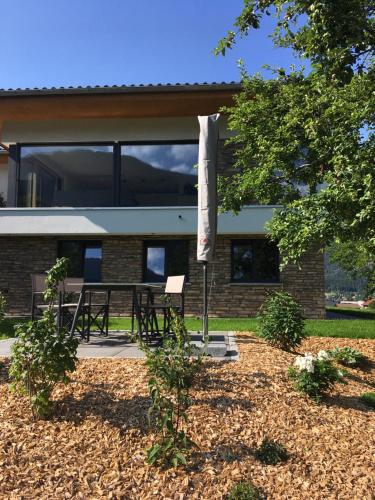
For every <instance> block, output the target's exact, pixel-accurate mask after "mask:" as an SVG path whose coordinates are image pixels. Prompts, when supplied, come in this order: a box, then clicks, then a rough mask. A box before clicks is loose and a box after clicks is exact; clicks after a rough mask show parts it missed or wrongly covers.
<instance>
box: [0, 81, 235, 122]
mask: <svg viewBox="0 0 375 500" xmlns="http://www.w3.org/2000/svg"><path fill="white" fill-rule="evenodd" d="M234 94H235V91H233V90H232V89H230V90H229V89H228V90H225V89H224V90H217V91H195V92H160V93H158V92H153V93H139V94H137V93H126V94H88V95H87V94H83V95H79V94H78V95H21V96H0V127H1V124H2V123H4V122H5V121H15V120H17V121H19V120H22V121H25V120H56V119H58V120H60V119H61V120H65V119H79V118H155V117H180V116H196V115H202V114H211V113H216V112H218V111H219V109H220V108H221V107H222V106H231V105H232V104H233V95H234Z"/></svg>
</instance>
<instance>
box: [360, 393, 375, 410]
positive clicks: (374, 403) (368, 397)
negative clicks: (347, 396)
mask: <svg viewBox="0 0 375 500" xmlns="http://www.w3.org/2000/svg"><path fill="white" fill-rule="evenodd" d="M361 401H362V402H363V403H365V404H366V405H367V406H370V407H371V408H375V392H364V393H363V394H362V396H361Z"/></svg>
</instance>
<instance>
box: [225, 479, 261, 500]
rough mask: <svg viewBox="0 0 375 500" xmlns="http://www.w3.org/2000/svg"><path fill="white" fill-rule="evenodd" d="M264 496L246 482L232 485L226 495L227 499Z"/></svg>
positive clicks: (257, 498)
mask: <svg viewBox="0 0 375 500" xmlns="http://www.w3.org/2000/svg"><path fill="white" fill-rule="evenodd" d="M264 498H265V497H264V495H263V494H262V493H261V492H260V491H259V490H258V489H257V488H256V487H255V486H254V485H252V484H251V483H248V482H246V483H245V482H241V483H238V484H236V485H234V486H233V488H232V489H231V490H230V492H229V495H228V500H262V499H264Z"/></svg>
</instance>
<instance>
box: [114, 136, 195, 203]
mask: <svg viewBox="0 0 375 500" xmlns="http://www.w3.org/2000/svg"><path fill="white" fill-rule="evenodd" d="M197 162H198V144H158V145H155V144H150V145H143V146H140V145H132V146H122V147H121V201H120V203H121V206H131V207H134V206H144V207H147V206H155V207H158V206H194V205H197V189H196V187H195V186H196V184H197V182H198V171H197V169H196V168H194V165H196V163H197Z"/></svg>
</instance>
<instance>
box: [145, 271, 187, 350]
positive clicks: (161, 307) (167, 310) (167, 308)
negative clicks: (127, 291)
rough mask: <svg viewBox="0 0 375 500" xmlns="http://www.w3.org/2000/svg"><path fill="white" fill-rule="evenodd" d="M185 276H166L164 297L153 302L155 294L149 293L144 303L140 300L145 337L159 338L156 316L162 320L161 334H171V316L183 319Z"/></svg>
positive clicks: (147, 338)
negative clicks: (177, 315) (174, 315)
mask: <svg viewBox="0 0 375 500" xmlns="http://www.w3.org/2000/svg"><path fill="white" fill-rule="evenodd" d="M185 279H186V277H185V275H181V276H168V278H167V283H166V285H165V289H164V296H163V297H162V298H161V299H159V301H158V302H156V301H155V294H153V293H149V294H148V295H147V296H146V301H145V303H142V301H141V300H140V312H141V323H142V327H143V330H144V334H145V336H146V340H149V337H150V335H151V337H160V336H161V332H160V328H159V324H158V314H159V315H161V316H162V318H163V329H162V333H163V334H166V335H169V334H171V325H172V314H173V313H174V314H179V315H180V316H182V317H184V305H185V304H184V299H185V297H184V295H185Z"/></svg>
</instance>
